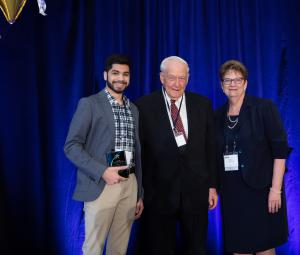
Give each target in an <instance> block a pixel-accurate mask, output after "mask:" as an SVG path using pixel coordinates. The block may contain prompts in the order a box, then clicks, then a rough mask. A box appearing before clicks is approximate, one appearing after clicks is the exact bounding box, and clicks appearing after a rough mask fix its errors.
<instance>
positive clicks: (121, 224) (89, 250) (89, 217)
mask: <svg viewBox="0 0 300 255" xmlns="http://www.w3.org/2000/svg"><path fill="white" fill-rule="evenodd" d="M136 203H137V181H136V177H135V175H134V174H130V175H129V178H128V180H126V181H121V182H120V183H118V184H114V185H106V186H105V187H104V189H103V191H102V193H101V194H100V196H99V197H98V198H97V199H96V200H94V201H91V202H85V203H84V213H85V240H84V243H83V247H82V251H83V254H84V255H101V254H102V253H103V250H104V246H105V241H106V239H107V244H106V254H107V255H124V254H126V250H127V245H128V240H129V236H130V230H131V226H132V223H133V221H134V215H135V207H136Z"/></svg>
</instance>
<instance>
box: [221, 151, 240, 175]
mask: <svg viewBox="0 0 300 255" xmlns="http://www.w3.org/2000/svg"><path fill="white" fill-rule="evenodd" d="M223 157H224V167H225V171H237V170H239V158H238V154H237V153H231V154H224V155H223Z"/></svg>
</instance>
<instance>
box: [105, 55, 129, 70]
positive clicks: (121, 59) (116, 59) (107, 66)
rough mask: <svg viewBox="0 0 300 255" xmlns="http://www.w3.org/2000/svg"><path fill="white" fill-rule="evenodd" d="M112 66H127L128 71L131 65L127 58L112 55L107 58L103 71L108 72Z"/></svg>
mask: <svg viewBox="0 0 300 255" xmlns="http://www.w3.org/2000/svg"><path fill="white" fill-rule="evenodd" d="M113 64H120V65H128V66H129V69H130V65H131V63H130V59H129V57H128V56H126V55H122V54H114V55H111V56H109V57H108V58H107V59H106V60H105V67H104V70H105V71H106V72H108V71H109V70H110V69H111V68H112V65H113Z"/></svg>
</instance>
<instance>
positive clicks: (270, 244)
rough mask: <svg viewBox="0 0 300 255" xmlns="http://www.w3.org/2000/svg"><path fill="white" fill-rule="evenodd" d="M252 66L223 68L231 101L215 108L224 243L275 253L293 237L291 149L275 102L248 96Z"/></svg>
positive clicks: (236, 249)
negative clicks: (288, 185) (287, 176)
mask: <svg viewBox="0 0 300 255" xmlns="http://www.w3.org/2000/svg"><path fill="white" fill-rule="evenodd" d="M247 75H248V72H247V69H246V67H245V66H244V65H243V64H242V63H240V62H238V61H235V60H229V61H227V62H225V63H224V64H223V65H222V66H221V68H220V78H221V86H222V90H223V92H224V93H225V95H226V96H227V98H228V102H227V104H225V105H224V106H223V107H221V108H220V109H218V110H217V111H216V124H217V126H216V127H217V139H218V143H219V166H220V184H221V186H220V194H221V204H222V216H223V223H224V224H223V227H224V242H225V248H226V250H227V251H228V252H231V253H234V254H253V253H256V254H260V255H269V254H270V255H273V254H275V247H276V246H279V245H281V244H283V243H284V242H286V241H287V238H288V227H287V218H286V202H285V193H284V186H283V175H284V172H285V160H286V158H287V157H288V154H289V147H288V144H287V139H286V133H285V130H284V128H283V124H282V122H281V119H280V116H279V113H278V111H277V109H276V107H275V105H274V104H273V103H272V102H271V101H270V100H266V99H261V98H257V97H252V96H249V95H246V94H245V92H246V89H247Z"/></svg>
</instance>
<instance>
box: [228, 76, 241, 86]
mask: <svg viewBox="0 0 300 255" xmlns="http://www.w3.org/2000/svg"><path fill="white" fill-rule="evenodd" d="M243 81H244V78H242V77H237V78H234V79H229V78H225V79H223V84H224V85H227V86H229V85H231V83H232V82H234V83H235V84H236V85H241V84H242V83H243Z"/></svg>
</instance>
